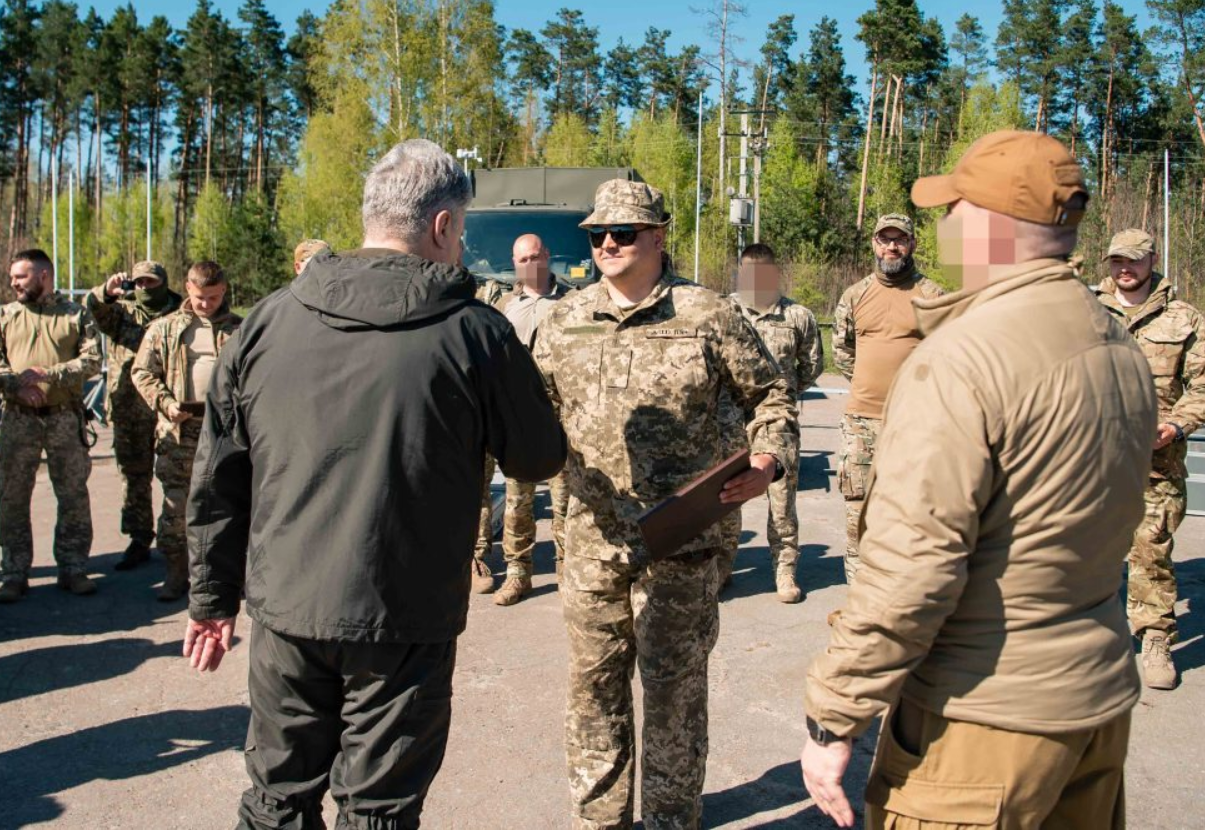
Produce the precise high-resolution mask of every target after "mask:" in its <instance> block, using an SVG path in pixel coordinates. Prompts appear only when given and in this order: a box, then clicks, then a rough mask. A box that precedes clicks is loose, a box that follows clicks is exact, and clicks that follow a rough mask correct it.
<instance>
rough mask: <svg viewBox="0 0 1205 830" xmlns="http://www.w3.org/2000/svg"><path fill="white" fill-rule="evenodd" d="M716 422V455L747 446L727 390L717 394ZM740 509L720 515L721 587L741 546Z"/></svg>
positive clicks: (718, 561)
mask: <svg viewBox="0 0 1205 830" xmlns="http://www.w3.org/2000/svg"><path fill="white" fill-rule="evenodd" d="M717 418H718V420H719V425H720V455H721V456H723V457H724V458H727V457H728V456H730V455H732V454H733V453H737V452H740V451H741V450H747V449H749V435H748V433H747V432H746V431H745V413H744V412H743V411H742V410H741V408H740V407H738V406H737V405H736V404H734V403H733V402H732V399H731V398H729V397H728V395H727V393H725V394H723V395H721V396H720V405H719V409H718V411H717ZM741 518H742V517H741V511H740V508H737V509H736V510H733V511H732V512H731V513H729V514H728V515H727V516H725V517H724V518H722V519H720V539H721V540H722V541H721V544H722V545H723V549H722V550H720V552H719V553H718V554H717V555H716V571H717V577H718V579H717V582H716V585H717V586H718V587H723V585H724V583H726V582H727V581H728V578H729V577H730V576H732V567H733V565H735V564H736V555H737V553H739V552H740V547H741V526H742V525H741Z"/></svg>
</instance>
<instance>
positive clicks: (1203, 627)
mask: <svg viewBox="0 0 1205 830" xmlns="http://www.w3.org/2000/svg"><path fill="white" fill-rule="evenodd" d="M1176 588H1177V590H1178V592H1179V594H1180V599H1184V600H1188V613H1187V614H1184V615H1182V616H1180V617H1177V618H1176V626H1177V628H1179V630H1180V642H1182V643H1184V645H1182V646H1180V647H1179V648H1177V649H1175V651H1174V652H1173V654H1174V656H1175V658H1176V668H1177V669H1179V670H1180V672H1186V671H1191V670H1192V669H1198V668H1200V667H1201V666H1205V608H1203V607H1202V605H1203V604H1205V559H1190V560H1188V561H1187V562H1177V563H1176Z"/></svg>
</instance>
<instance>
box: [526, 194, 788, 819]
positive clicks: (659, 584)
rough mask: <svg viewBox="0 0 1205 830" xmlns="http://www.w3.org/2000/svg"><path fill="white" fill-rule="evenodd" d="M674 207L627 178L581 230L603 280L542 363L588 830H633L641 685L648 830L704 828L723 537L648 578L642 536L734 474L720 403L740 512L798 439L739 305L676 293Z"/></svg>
mask: <svg viewBox="0 0 1205 830" xmlns="http://www.w3.org/2000/svg"><path fill="white" fill-rule="evenodd" d="M668 223H669V217H668V216H667V215H666V214H665V210H664V201H663V198H662V195H661V193H660V192H659V191H657V190H656V189H654V188H652V187H650V186H649V185H647V184H644V183H641V182H629V181H626V180H623V179H614V180H611V181H609V182H605V183H604V184H602V185H601V186H599V188H598V192H597V194H596V197H595V200H594V212H593V213H592V214H591V215H590V216H588V217H587V218H586V221H584V222H583V223H582V227H583V228H586V229H587V230H588V232H589V236H590V245H591V247H592V248H593V249H594V262H595V264H596V265H597V266H598V269H599V271H600V272H601V273H602V275H603V278H602V281H601V282H599V283H597V284H595V285H591V286H589V287H587V288H584V289H582V290H581V291H577V292H574V293H573V294H572V295H570V296H569V297H567V298H566V299H564V300H561V301H560V302H558V303H557V304H556V306H555V307H554V308H553V309H552V311H551V312H550V313H549V314H548V316H547V317H546V318H545V319H544V322H543V323H542V324H541V325H540V329H539V332H538V334H537V335H536V347H535V352H534V354H535V357H536V362H537V363H538V364H539V367H540V370H541V372H542V373H543V375H544V381H545V384H546V385H547V387H548V390H549V394H550V397H552V399H553V402H554V404H556V405H557V406H558V407H559V410H560V416H561V422H562V425H563V426H564V428H565V432H566V435H567V437H568V439H569V459H568V462H567V464H566V467H565V479H566V486H567V487H568V488H569V509H568V514H567V518H566V527H565V565H564V572H563V575H562V579H561V586H560V590H561V599H562V602H563V604H564V613H565V625H566V627H567V629H568V634H569V693H568V705H567V707H566V724H565V743H566V753H567V756H568V759H567V760H568V772H569V789H570V795H571V798H572V817H571V822H570V823H571V826H572V827H574V828H600V827H631V826H632V819H633V797H634V789H635V788H634V780H635V770H636V761H635V749H636V737H635V736H636V723H635V712H634V710H633V705H632V685H631V684H632V674H633V672H634V670H635V669H637V668H639V670H640V681H641V685H642V687H643V700H644V724H643V733H642V734H643V741H642V751H643V755H642V763H641V782H642V784H641V808H642V813H643V820H644V826H645V827H646V828H648V830H667V828H697V827H699V826H700V821H701V815H702V791H703V779H704V775H705V773H706V764H707V674H708V661H709V658H710V654H711V650H712V648H713V647H714V646H715V641H716V636H717V635H718V631H719V617H718V606H717V599H716V593H717V588H718V574H717V571H716V566H715V561H714V560H715V557H716V555H717V553H719V552H720V533H719V529H718V527H716V526H712V527H710V528H708V529H707V530H706V531H704V532H703V533H702V534H701V535H700V536H699V537H697V538H696V539H694V540H693V541H691V542H689V543H687V544H686V545H684V546H683V547H682V548H681V549H680V550H679V551H677V552H676V553H675V554H674V555H672V556H670V557H668V558H665V559H661V560H658V561H650V560H649V556H648V552H647V550H646V548H645V545H644V542H643V540H642V538H641V535H640V531H639V529H638V526H637V523H636V520H637V518H638V517H639V516H640V514H641V513H642V512H643V511H645V510H646V509H647V508H649V507H651V506H652V505H654V504H657V503H658V502H660V501H661V500H663V499H664V498H666V497H668V496H670V495H672V494H673V493H674V491H676V490H677V489H678V488H680V487H681V486H682V485H684V484H685V483H687V482H689V481H690V480H692V479H694V478H696V477H697V476H698V475H699V474H701V473H703V472H704V471H706V470H707V469H708V468H710V467H712V466H713V465H715V464H716V463H718V462H719V461H720V460H721V459H720V458H719V444H720V425H719V423H718V419H717V408H718V403H719V394H720V389H721V388H724V389H727V391H728V393H729V394H730V395H731V396H732V400H733V401H734V403H735V404H736V405H737V406H739V407H741V408H742V409H743V410H744V411H746V412H748V413H749V414H750V425H749V434H750V440H751V444H752V450H753V455H752V457H751V465H752V466H751V469H749V470H748V471H746V472H745V473H743V474H741V475H739V476H737V477H736V478H735V479H733V480H732V481H730V482H728V483H727V484H726V485H725V491H724V495H723V496H722V499H723V500H724V501H725V502H729V503H736V504H739V503H742V502H744V501H747V500H748V499H750V498H753V497H755V496H758V495H760V494H761V493H763V492H765V490H766V487H767V486H768V485H769V484H770V481H771V480H772V479H773V478H775V477H781V476H782V475H783V474H784V473H785V470H783V468H782V465H781V459H783V458H786V457H787V456H788V453H789V447H790V445H791V443H792V442H793V441H795V440H796V438H795V436H796V434H797V423H796V419H795V411H794V407H792V406H791V403H790V399H789V398H788V396H787V392H786V381H784V380H783V379H782V378H781V377H780V376H779V373H778V370H777V368H776V367H775V366H774V363H773V361H772V360H771V359H770V358H769V356H768V355H767V354H766V353H765V350H764V347H762V346H761V344H760V342H759V341H758V339H757V336H756V335H755V334H754V332H753V329H752V328H751V327H750V326H749V324H748V322H746V321H745V320H744V318H742V317H741V314H740V311H739V310H738V309H737V308H736V306H735V305H734V304H733V303H732V302H731V301H730V300H728V299H726V298H724V297H721V296H719V295H717V294H715V293H714V292H712V291H708V290H707V289H705V288H702V287H700V286H698V285H695V284H694V283H692V282H688V281H686V280H682V279H679V278H677V277H675V276H674V274H673V272H672V270H671V268H670V263H669V259H668V257H667V256H665V254H664V250H665V226H666V225H667V224H668Z"/></svg>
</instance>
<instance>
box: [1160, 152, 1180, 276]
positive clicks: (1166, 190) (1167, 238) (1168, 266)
mask: <svg viewBox="0 0 1205 830" xmlns="http://www.w3.org/2000/svg"><path fill="white" fill-rule="evenodd" d="M1171 181H1172V175H1171V153H1170V152H1169V150H1168V148H1166V147H1164V148H1163V268H1164V270H1165V271H1166V272H1167V273H1169V274H1171V271H1172V249H1171ZM1172 287H1173V288H1175V289H1176V293H1177V294H1179V293H1180V280H1179V279H1178V278H1177V277H1176V276H1175V275H1174V274H1172Z"/></svg>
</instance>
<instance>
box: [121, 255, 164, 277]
mask: <svg viewBox="0 0 1205 830" xmlns="http://www.w3.org/2000/svg"><path fill="white" fill-rule="evenodd" d="M139 277H154V278H155V279H157V280H159V281H160V282H167V269H166V268H164V267H163V263H162V262H155V260H153V259H144V260H143V261H142V262H135V263H134V267H133V268H132V269H130V279H132V280H136V279H138V278H139Z"/></svg>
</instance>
